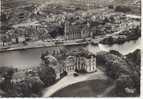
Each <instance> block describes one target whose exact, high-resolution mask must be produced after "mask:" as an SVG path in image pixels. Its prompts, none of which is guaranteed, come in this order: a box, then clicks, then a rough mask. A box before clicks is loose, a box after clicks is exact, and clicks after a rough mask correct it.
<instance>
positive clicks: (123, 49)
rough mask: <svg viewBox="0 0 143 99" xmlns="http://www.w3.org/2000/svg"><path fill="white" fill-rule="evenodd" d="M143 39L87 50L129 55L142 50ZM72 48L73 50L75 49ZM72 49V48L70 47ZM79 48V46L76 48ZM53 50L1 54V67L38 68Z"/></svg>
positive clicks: (28, 50) (93, 46)
mask: <svg viewBox="0 0 143 99" xmlns="http://www.w3.org/2000/svg"><path fill="white" fill-rule="evenodd" d="M140 43H141V39H138V40H136V41H130V42H126V43H124V44H122V45H118V44H115V45H113V46H108V45H103V44H99V45H88V46H87V47H86V48H87V49H88V50H89V51H90V52H93V53H95V54H96V52H99V51H109V50H116V51H119V52H120V53H122V54H128V53H129V52H133V51H134V50H136V49H140V48H141V44H140ZM73 47H74V46H72V47H71V48H73ZM69 48H70V47H69ZM75 48H77V46H76V47H75ZM52 49H53V48H52V47H50V48H37V49H27V50H23V51H10V52H4V53H0V66H13V67H18V68H21V69H23V68H28V67H29V66H30V67H31V66H38V65H39V64H40V63H41V60H40V55H41V53H43V52H45V51H47V50H48V51H49V52H50V50H52Z"/></svg>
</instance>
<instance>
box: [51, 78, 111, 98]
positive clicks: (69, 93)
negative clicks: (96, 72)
mask: <svg viewBox="0 0 143 99" xmlns="http://www.w3.org/2000/svg"><path fill="white" fill-rule="evenodd" d="M112 84H113V82H112V81H111V80H90V81H85V82H80V83H76V84H73V85H70V86H68V87H66V88H63V89H61V90H59V91H58V92H56V93H55V94H53V95H52V97H97V96H98V95H100V94H102V93H103V92H104V91H105V90H106V88H108V87H110V86H111V85H112Z"/></svg>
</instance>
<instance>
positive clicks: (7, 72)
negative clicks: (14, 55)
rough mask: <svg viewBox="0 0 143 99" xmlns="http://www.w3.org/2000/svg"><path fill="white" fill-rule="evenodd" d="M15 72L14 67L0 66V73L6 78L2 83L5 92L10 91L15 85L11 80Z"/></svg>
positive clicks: (0, 85) (1, 86)
mask: <svg viewBox="0 0 143 99" xmlns="http://www.w3.org/2000/svg"><path fill="white" fill-rule="evenodd" d="M14 72H15V69H14V68H10V67H0V75H1V77H3V78H4V80H3V81H2V82H1V83H0V89H1V90H3V91H4V92H9V91H10V90H11V89H12V87H13V84H12V83H11V80H12V76H13V74H14Z"/></svg>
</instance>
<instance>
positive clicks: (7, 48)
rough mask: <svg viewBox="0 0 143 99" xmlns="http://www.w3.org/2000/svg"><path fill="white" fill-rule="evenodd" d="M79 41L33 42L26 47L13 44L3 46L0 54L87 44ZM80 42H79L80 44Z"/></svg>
mask: <svg viewBox="0 0 143 99" xmlns="http://www.w3.org/2000/svg"><path fill="white" fill-rule="evenodd" d="M81 40H82V39H79V40H75V41H74V40H70V41H66V42H60V41H59V42H55V41H51V42H44V41H35V42H28V43H27V45H24V44H22V43H21V44H15V45H9V46H4V47H1V48H0V53H2V52H7V51H17V50H26V49H35V48H43V47H45V48H46V47H56V46H59V45H63V46H68V45H84V44H87V42H86V41H81ZM80 41H81V42H80Z"/></svg>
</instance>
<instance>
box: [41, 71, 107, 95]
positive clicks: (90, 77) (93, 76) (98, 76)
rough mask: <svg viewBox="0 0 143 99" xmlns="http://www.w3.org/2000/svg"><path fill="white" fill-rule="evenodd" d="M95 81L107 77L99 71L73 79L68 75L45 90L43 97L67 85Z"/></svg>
mask: <svg viewBox="0 0 143 99" xmlns="http://www.w3.org/2000/svg"><path fill="white" fill-rule="evenodd" d="M95 79H107V77H106V76H105V75H104V73H103V72H102V71H100V70H98V71H97V72H94V73H90V74H84V75H79V76H77V77H74V76H73V75H68V76H66V77H64V78H63V79H61V80H60V81H59V82H57V83H56V84H54V85H53V86H50V87H48V88H46V90H45V91H44V94H43V97H49V96H51V95H52V94H54V93H55V92H57V91H59V90H60V89H63V88H65V87H67V86H69V85H72V84H75V83H78V82H83V81H87V80H95Z"/></svg>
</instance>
